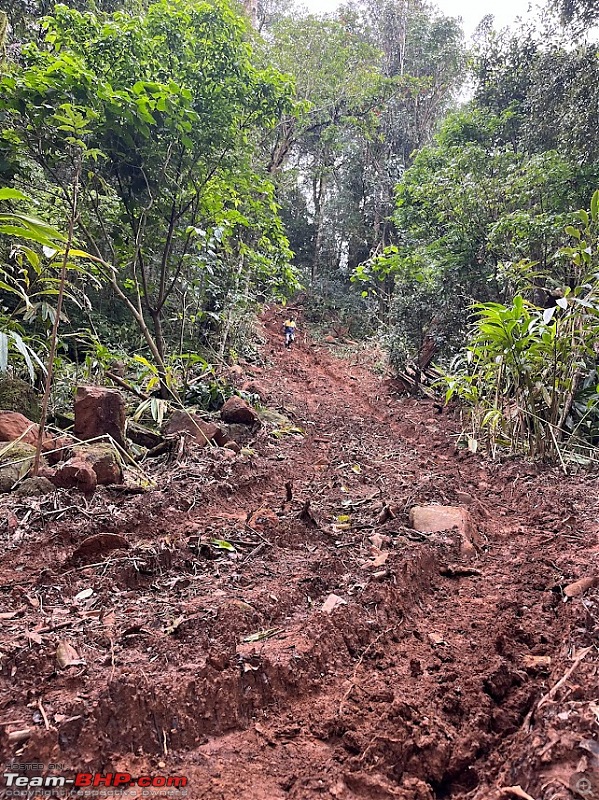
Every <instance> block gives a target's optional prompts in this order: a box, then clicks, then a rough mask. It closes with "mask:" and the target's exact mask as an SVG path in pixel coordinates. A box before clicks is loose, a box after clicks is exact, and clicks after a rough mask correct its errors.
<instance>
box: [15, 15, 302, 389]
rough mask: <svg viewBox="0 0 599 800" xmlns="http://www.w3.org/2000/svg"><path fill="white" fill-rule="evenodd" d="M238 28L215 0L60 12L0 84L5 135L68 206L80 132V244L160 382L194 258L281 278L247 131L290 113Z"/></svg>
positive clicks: (266, 198) (268, 207)
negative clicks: (136, 9) (139, 337)
mask: <svg viewBox="0 0 599 800" xmlns="http://www.w3.org/2000/svg"><path fill="white" fill-rule="evenodd" d="M246 24H247V23H246V22H245V21H244V20H243V18H242V17H241V16H240V15H239V14H238V13H237V12H236V11H234V10H233V9H232V8H231V7H230V6H229V4H228V3H227V2H225V0H216V2H212V3H210V4H208V3H206V2H201V0H194V1H193V2H183V1H182V0H170V1H169V2H167V0H159V2H156V3H154V4H153V5H151V6H150V7H149V8H148V10H147V13H145V14H144V15H143V16H141V17H139V16H128V15H127V14H125V13H122V12H117V13H115V14H113V15H110V16H98V15H95V14H92V13H81V12H79V11H76V10H73V9H68V8H67V7H65V6H58V7H57V8H56V11H55V15H54V16H52V17H48V18H46V20H45V23H44V28H45V36H44V39H43V41H41V42H40V43H38V44H31V45H29V46H28V47H27V48H26V49H25V50H24V53H23V57H22V60H23V63H22V65H21V67H20V68H19V69H18V70H17V69H15V70H13V71H12V73H11V74H9V75H8V76H6V77H5V78H4V80H3V82H2V87H1V89H2V100H1V101H0V109H2V110H3V111H4V112H6V113H7V114H8V115H9V120H10V122H11V123H12V132H11V135H12V136H13V137H14V136H16V137H18V141H19V143H20V147H21V149H22V152H24V153H26V154H27V156H28V158H30V159H31V160H33V161H34V162H36V163H37V164H38V165H39V167H40V168H41V169H42V170H43V173H44V175H45V177H46V179H47V180H48V181H49V182H50V184H52V185H54V186H56V189H57V197H58V198H59V199H60V200H61V201H62V202H63V203H65V204H67V205H68V204H69V203H70V202H71V198H70V189H69V186H70V180H69V175H70V174H71V173H72V171H73V169H74V168H75V165H74V163H73V161H72V159H70V157H69V153H70V152H71V149H72V148H70V147H68V146H67V145H68V144H69V143H71V140H72V138H73V134H72V130H73V128H74V127H75V128H76V129H77V130H78V134H77V136H78V137H79V139H80V141H81V145H82V147H81V151H82V152H84V156H85V166H84V169H83V172H82V181H81V185H80V190H79V191H80V198H79V207H80V209H81V211H80V215H79V217H78V228H79V234H80V235H81V236H82V237H83V239H84V240H85V241H86V243H87V245H88V248H89V249H90V250H91V251H92V252H94V253H95V254H96V256H97V257H98V258H99V259H100V260H101V264H102V266H101V270H102V271H103V273H104V275H105V278H106V279H107V280H108V281H109V283H110V285H111V286H112V289H113V291H114V292H115V294H116V296H117V297H118V298H119V299H120V301H121V302H122V303H124V304H125V306H126V307H127V308H128V310H129V312H130V313H131V314H132V315H133V317H134V319H135V320H136V322H137V324H138V326H139V329H140V331H141V332H142V334H143V336H144V338H145V341H146V344H147V346H148V348H149V350H150V352H151V353H152V356H153V358H154V360H155V362H156V364H157V365H158V367H159V370H160V372H161V375H162V377H163V379H164V375H165V358H166V355H167V349H168V348H167V342H166V340H165V330H164V323H165V319H166V318H167V316H168V315H169V304H171V305H172V302H173V299H174V298H175V297H176V296H177V293H178V292H179V289H180V286H181V282H182V281H184V280H186V281H189V279H190V277H193V275H194V273H195V272H197V270H198V269H201V267H202V265H203V264H205V263H206V260H208V261H210V259H212V260H214V259H215V258H220V259H221V260H222V259H223V258H224V259H226V258H227V257H228V258H229V259H234V260H237V259H238V258H241V249H244V248H245V249H246V250H247V249H248V248H249V249H251V250H252V251H253V252H255V253H256V258H257V259H258V260H259V262H260V264H261V276H260V279H261V280H264V278H265V274H267V273H268V272H269V270H270V274H271V280H273V281H274V282H275V283H276V282H283V283H285V281H288V280H290V279H291V276H290V274H287V273H285V274H284V275H283V276H282V278H281V281H279V279H278V278H277V275H278V274H279V273H280V270H284V269H286V267H285V264H284V260H283V261H282V260H281V258H279V257H278V256H277V255H276V253H277V251H279V252H280V253H281V254H282V255H283V257H284V254H285V241H284V237H283V234H282V232H281V231H280V228H277V226H276V224H275V225H273V224H271V222H269V220H271V221H272V220H276V215H277V210H276V206H275V205H274V203H273V200H272V193H271V190H270V188H269V186H270V185H269V183H268V181H265V179H264V178H263V177H261V176H259V175H258V174H257V173H256V172H255V170H254V167H253V162H252V154H253V152H254V148H255V141H256V137H257V135H258V133H259V132H260V131H262V132H264V131H265V130H266V129H267V128H269V127H271V126H272V125H274V124H275V122H276V120H277V119H278V118H279V117H280V116H281V114H283V113H285V112H286V111H287V110H288V108H289V107H290V101H289V86H288V82H287V80H286V79H285V78H284V77H283V76H281V75H280V74H278V73H276V72H275V71H274V70H272V69H268V68H267V69H262V70H261V69H259V68H257V67H256V66H255V64H254V63H253V57H252V51H251V48H250V46H249V44H248V43H247V41H246V38H247V36H246V34H247V31H246ZM247 208H250V209H251V210H252V212H253V213H251V214H247V215H245V214H244V213H243V211H244V209H247ZM258 208H259V209H260V213H257V211H258ZM254 230H255V231H256V232H255V233H252V232H251V231H254ZM260 231H262V233H260ZM273 236H274V240H273V239H272V238H271V237H273ZM235 242H237V244H235ZM277 244H280V245H282V246H281V247H276V245H277ZM240 248H241V249H240ZM219 252H220V255H219ZM211 254H212V255H211ZM244 263H246V264H247V263H248V258H247V252H246V254H245V257H244ZM250 279H251V276H250Z"/></svg>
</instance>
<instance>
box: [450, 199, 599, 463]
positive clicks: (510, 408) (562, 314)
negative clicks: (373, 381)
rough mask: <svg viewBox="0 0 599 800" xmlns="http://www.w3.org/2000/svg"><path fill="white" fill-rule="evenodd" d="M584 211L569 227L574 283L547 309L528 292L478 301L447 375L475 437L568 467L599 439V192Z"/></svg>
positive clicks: (566, 252) (564, 253)
mask: <svg viewBox="0 0 599 800" xmlns="http://www.w3.org/2000/svg"><path fill="white" fill-rule="evenodd" d="M577 216H578V224H577V225H575V226H568V228H567V229H566V232H567V234H568V235H569V236H571V237H572V239H573V240H574V243H573V244H572V245H571V246H568V247H564V248H562V250H561V251H560V257H562V258H566V259H568V261H569V263H570V265H571V275H572V284H573V285H572V286H566V287H563V288H562V290H561V291H560V292H559V293H558V294H559V295H561V296H557V297H556V299H555V301H554V304H552V305H551V306H550V307H549V308H541V307H539V306H536V305H534V304H533V303H531V302H530V301H528V300H527V299H526V298H524V297H523V296H522V295H521V294H519V295H516V297H514V299H513V301H512V303H511V304H509V305H503V304H500V303H479V304H476V305H474V306H473V311H474V316H475V321H474V324H473V331H472V338H471V340H470V343H469V345H468V347H467V349H466V357H465V359H464V360H463V362H462V367H461V369H458V370H454V371H453V373H452V374H449V375H447V376H446V377H445V379H444V380H445V382H446V385H447V392H446V399H447V401H449V400H450V399H451V397H453V396H454V395H456V396H458V397H460V398H461V399H462V400H464V401H465V402H466V403H467V404H468V405H469V406H470V409H471V411H470V424H471V433H470V442H471V444H472V443H474V442H476V444H478V442H479V441H484V442H485V443H486V444H487V447H488V448H489V449H490V450H493V451H494V450H495V449H496V448H497V447H498V446H499V445H507V446H509V447H510V448H511V449H512V450H518V451H524V452H525V453H527V454H528V455H531V456H533V457H559V458H560V459H561V460H562V463H563V464H564V465H565V462H564V454H565V453H567V454H571V453H572V452H573V451H577V452H579V451H580V449H581V448H584V449H586V450H587V451H588V449H589V448H593V447H594V445H595V444H597V443H598V442H599V438H598V437H597V434H598V433H599V385H597V356H598V355H599V251H598V242H599V191H597V192H595V194H594V196H593V199H592V202H591V209H590V212H588V211H585V210H583V211H580V212H578V215H577ZM530 268H531V269H532V268H534V264H532V263H530ZM583 276H584V277H583ZM476 444H475V445H474V447H476Z"/></svg>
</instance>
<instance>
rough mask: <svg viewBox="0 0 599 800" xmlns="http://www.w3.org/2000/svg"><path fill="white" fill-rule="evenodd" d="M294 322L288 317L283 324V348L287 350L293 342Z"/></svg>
mask: <svg viewBox="0 0 599 800" xmlns="http://www.w3.org/2000/svg"><path fill="white" fill-rule="evenodd" d="M295 328H296V324H295V320H294V319H293V318H292V317H290V318H289V319H286V320H285V322H284V323H283V333H284V334H285V347H286V348H287V349H289V348H290V347H291V343H292V342H293V341H294V340H295Z"/></svg>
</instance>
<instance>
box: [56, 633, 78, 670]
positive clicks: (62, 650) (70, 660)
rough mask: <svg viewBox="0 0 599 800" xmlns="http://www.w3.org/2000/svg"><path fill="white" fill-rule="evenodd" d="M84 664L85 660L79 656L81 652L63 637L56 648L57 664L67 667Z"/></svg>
mask: <svg viewBox="0 0 599 800" xmlns="http://www.w3.org/2000/svg"><path fill="white" fill-rule="evenodd" d="M84 664H85V661H84V660H83V659H82V658H80V657H79V653H78V652H77V651H76V650H75V648H74V647H73V646H72V645H70V644H69V643H68V642H67V640H66V639H61V640H60V642H59V643H58V647H57V648H56V665H57V666H58V668H59V669H66V668H67V667H79V666H82V665H84Z"/></svg>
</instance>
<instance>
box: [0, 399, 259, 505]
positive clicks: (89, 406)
mask: <svg viewBox="0 0 599 800" xmlns="http://www.w3.org/2000/svg"><path fill="white" fill-rule="evenodd" d="M74 412H75V414H74V427H73V429H74V434H75V437H76V440H79V443H78V444H77V443H76V442H75V441H74V440H73V439H72V438H70V437H68V436H53V435H52V434H50V433H47V432H45V433H44V440H43V443H42V452H43V456H44V457H43V459H42V462H41V465H40V470H39V475H38V476H37V477H36V478H35V479H34V480H33V482H31V483H29V484H28V485H27V486H23V482H24V479H25V478H26V476H27V475H28V474H29V473H30V471H31V468H32V466H33V461H34V457H35V448H36V445H37V441H38V438H39V426H38V425H37V423H35V422H33V421H32V420H31V419H29V418H28V417H26V416H24V415H23V414H21V413H19V412H17V411H13V410H2V411H0V442H5V443H6V445H5V446H4V447H2V446H0V492H9V491H12V490H13V489H16V488H17V487H18V486H23V488H22V489H21V490H20V492H19V493H20V495H21V496H34V495H38V494H42V493H47V492H49V491H52V490H54V489H56V488H59V489H76V490H78V491H81V492H83V493H84V494H87V495H91V494H93V492H94V491H95V489H96V487H97V486H101V485H104V486H108V485H114V484H122V483H123V464H122V458H121V453H120V452H119V451H121V452H122V451H127V450H128V439H130V440H131V442H133V443H135V444H136V445H137V446H138V447H142V448H144V450H143V453H146V452H147V453H148V455H159V454H161V453H162V452H164V448H165V446H167V445H168V440H169V439H172V438H174V437H177V436H181V435H186V436H189V437H190V438H191V439H192V440H193V441H194V442H195V444H197V445H199V446H200V447H202V448H204V447H218V448H224V450H226V452H227V453H228V454H229V455H230V456H231V457H233V456H234V454H235V453H238V452H240V450H241V449H242V447H244V446H245V445H246V444H247V443H248V442H249V441H250V440H251V438H252V436H253V435H254V432H255V431H256V430H257V429H258V428H259V427H260V424H261V423H260V418H259V416H258V414H257V412H256V411H255V410H254V409H253V408H252V407H251V406H250V405H249V404H248V403H246V402H245V401H244V400H243V399H242V398H240V397H231V398H229V400H227V402H226V403H225V405H224V406H223V408H222V410H221V414H220V417H221V420H222V422H221V423H220V424H217V423H216V422H213V421H210V420H206V419H203V418H202V417H201V416H199V415H198V414H194V413H192V412H190V411H185V410H178V411H175V412H174V413H173V414H172V415H171V417H170V418H169V420H168V421H167V422H166V424H165V425H164V426H163V430H162V434H161V433H157V432H155V431H152V430H149V429H147V428H144V427H143V426H142V425H139V424H138V423H136V422H134V421H131V420H130V421H127V418H126V413H125V402H124V399H123V397H122V395H121V393H120V392H119V391H117V390H115V389H106V388H103V387H101V386H79V387H78V388H77V392H76V395H75V402H74Z"/></svg>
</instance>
